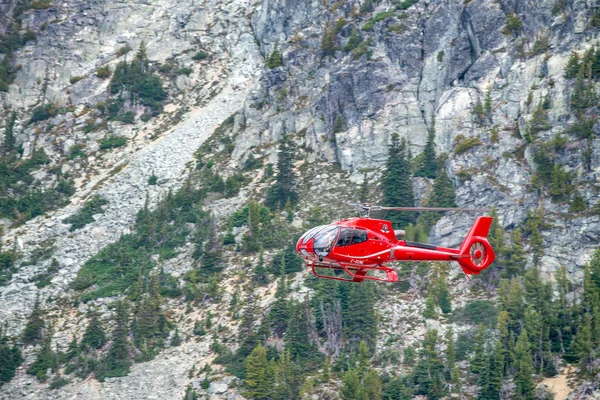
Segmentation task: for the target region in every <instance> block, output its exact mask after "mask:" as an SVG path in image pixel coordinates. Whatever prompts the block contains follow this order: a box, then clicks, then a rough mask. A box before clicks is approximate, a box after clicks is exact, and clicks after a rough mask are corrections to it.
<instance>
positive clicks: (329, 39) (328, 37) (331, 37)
mask: <svg viewBox="0 0 600 400" xmlns="http://www.w3.org/2000/svg"><path fill="white" fill-rule="evenodd" d="M336 33H337V32H336V30H335V28H334V27H332V26H330V25H329V24H327V25H325V29H323V37H322V38H321V50H322V51H323V54H324V55H326V56H333V55H335V51H336V50H337V47H336V44H335V35H336Z"/></svg>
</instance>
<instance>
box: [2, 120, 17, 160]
mask: <svg viewBox="0 0 600 400" xmlns="http://www.w3.org/2000/svg"><path fill="white" fill-rule="evenodd" d="M16 121H17V113H16V112H14V111H13V112H12V114H11V116H10V119H9V120H8V125H6V128H5V129H4V143H3V147H4V150H5V152H7V153H8V152H11V151H12V150H13V149H14V147H15V135H14V129H15V122H16Z"/></svg>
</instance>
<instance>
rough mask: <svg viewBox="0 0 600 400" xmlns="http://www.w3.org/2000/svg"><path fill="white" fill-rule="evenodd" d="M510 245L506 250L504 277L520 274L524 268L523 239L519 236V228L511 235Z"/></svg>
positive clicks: (525, 260)
mask: <svg viewBox="0 0 600 400" xmlns="http://www.w3.org/2000/svg"><path fill="white" fill-rule="evenodd" d="M511 240H512V247H511V249H510V250H508V251H507V252H506V253H507V257H506V260H505V262H504V264H505V265H506V270H505V271H504V277H505V278H513V277H515V276H518V275H520V273H521V271H522V270H523V269H525V265H526V263H527V259H526V258H525V250H523V246H522V245H521V243H522V241H523V239H522V237H521V230H520V229H519V228H517V229H515V230H514V232H513V234H512V236H511Z"/></svg>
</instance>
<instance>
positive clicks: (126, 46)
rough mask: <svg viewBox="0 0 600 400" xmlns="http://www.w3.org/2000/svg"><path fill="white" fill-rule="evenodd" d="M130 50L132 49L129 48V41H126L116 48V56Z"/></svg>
mask: <svg viewBox="0 0 600 400" xmlns="http://www.w3.org/2000/svg"><path fill="white" fill-rule="evenodd" d="M131 50H133V49H132V48H131V46H130V45H129V43H126V44H125V46H122V47H121V48H119V50H117V56H118V57H121V56H124V55H125V54H127V53H129V52H130V51H131Z"/></svg>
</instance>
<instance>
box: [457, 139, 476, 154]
mask: <svg viewBox="0 0 600 400" xmlns="http://www.w3.org/2000/svg"><path fill="white" fill-rule="evenodd" d="M460 136H462V135H458V136H457V137H456V138H455V139H454V140H455V142H456V147H455V148H454V153H455V154H457V155H458V154H464V153H466V152H467V151H469V150H471V149H472V148H473V147H477V146H481V144H482V143H481V140H479V138H477V137H472V138H465V137H464V136H462V138H460V139H459V137H460ZM457 139H458V140H457Z"/></svg>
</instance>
